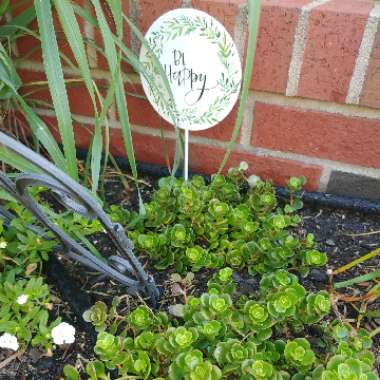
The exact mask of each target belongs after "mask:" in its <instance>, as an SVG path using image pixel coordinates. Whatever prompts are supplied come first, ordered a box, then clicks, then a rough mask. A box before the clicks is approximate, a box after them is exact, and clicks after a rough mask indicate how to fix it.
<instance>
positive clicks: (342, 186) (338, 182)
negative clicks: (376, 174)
mask: <svg viewBox="0 0 380 380" xmlns="http://www.w3.org/2000/svg"><path fill="white" fill-rule="evenodd" d="M379 186H380V179H379V178H372V177H367V176H365V175H358V174H353V173H346V172H342V171H337V170H334V171H333V172H332V173H331V176H330V180H329V183H328V186H327V190H326V192H327V193H329V194H336V195H343V196H348V197H355V198H365V199H370V200H373V201H379V200H380V193H379Z"/></svg>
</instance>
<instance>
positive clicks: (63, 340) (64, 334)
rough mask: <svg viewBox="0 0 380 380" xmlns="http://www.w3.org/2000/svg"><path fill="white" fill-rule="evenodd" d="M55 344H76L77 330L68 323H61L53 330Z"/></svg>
mask: <svg viewBox="0 0 380 380" xmlns="http://www.w3.org/2000/svg"><path fill="white" fill-rule="evenodd" d="M51 336H52V338H53V341H54V343H55V344H70V343H74V342H75V328H74V327H73V326H71V325H70V324H68V323H66V322H62V323H60V324H59V325H58V326H55V327H54V328H53V329H52V330H51Z"/></svg>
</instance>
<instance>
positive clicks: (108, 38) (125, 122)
mask: <svg viewBox="0 0 380 380" xmlns="http://www.w3.org/2000/svg"><path fill="white" fill-rule="evenodd" d="M91 1H92V4H93V5H94V7H95V13H96V16H97V20H98V24H99V29H100V33H101V35H102V38H103V42H104V49H105V56H106V59H107V62H108V66H109V68H110V70H111V72H112V73H114V77H113V79H112V81H113V82H114V83H115V98H116V107H117V111H118V115H119V120H120V125H121V130H122V134H123V140H124V145H125V149H126V152H127V156H128V161H129V165H130V167H131V171H132V174H133V177H134V181H135V184H136V188H137V191H138V194H139V202H140V213H144V207H143V203H142V198H141V195H140V190H139V184H138V180H137V167H136V159H135V153H134V149H133V142H132V133H131V125H130V122H129V115H128V105H127V100H126V96H125V89H124V82H123V78H122V73H121V67H120V57H119V55H118V54H117V51H116V46H115V43H114V38H113V34H112V32H111V30H110V28H109V25H108V23H107V21H106V18H105V15H104V12H103V9H102V7H101V5H100V1H99V0H91ZM121 38H122V37H121V36H120V39H121Z"/></svg>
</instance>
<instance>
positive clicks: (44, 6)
mask: <svg viewBox="0 0 380 380" xmlns="http://www.w3.org/2000/svg"><path fill="white" fill-rule="evenodd" d="M34 6H35V9H36V14H37V20H38V26H39V30H40V36H41V46H42V54H43V62H44V67H45V73H46V76H47V79H48V83H49V89H50V93H51V97H52V100H53V104H54V109H55V112H56V116H57V122H58V130H59V133H60V136H61V139H62V145H63V150H64V155H65V159H66V161H67V169H68V174H69V175H70V176H71V177H72V178H74V179H75V180H79V176H78V167H77V159H76V148H75V139H74V131H73V125H72V119H71V112H70V107H69V100H68V97H67V92H66V87H65V82H64V77H63V72H62V65H61V60H60V56H59V50H58V44H57V38H56V35H55V30H54V24H53V16H52V11H51V3H50V0H46V1H40V0H34Z"/></svg>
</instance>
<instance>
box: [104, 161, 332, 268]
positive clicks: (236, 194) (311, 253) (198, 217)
mask: <svg viewBox="0 0 380 380" xmlns="http://www.w3.org/2000/svg"><path fill="white" fill-rule="evenodd" d="M243 168H244V165H243ZM244 173H245V172H244V171H243V169H242V168H240V167H239V168H232V169H231V170H229V174H228V175H227V176H226V177H225V176H223V175H221V174H218V175H215V176H213V177H212V180H211V183H210V184H206V183H205V181H204V179H203V178H202V177H199V176H194V177H193V178H191V179H190V180H189V181H188V182H186V183H185V182H183V181H182V180H179V179H176V180H175V181H173V180H171V179H170V178H169V179H168V178H162V179H161V180H160V181H159V188H158V189H157V190H156V191H155V192H154V194H153V197H152V201H151V202H149V203H147V205H146V215H145V216H144V217H142V216H141V215H139V214H137V213H134V212H125V213H124V214H123V210H122V209H121V208H119V209H118V208H117V207H115V206H114V207H113V208H112V209H111V210H110V212H111V216H113V219H114V220H115V221H120V220H123V221H124V223H125V224H126V225H127V226H128V231H129V235H130V237H131V238H132V240H133V241H134V243H135V246H136V248H137V249H138V250H140V251H142V252H146V253H147V254H148V255H149V257H150V258H151V259H153V260H154V262H155V266H156V268H157V269H165V268H167V267H174V268H175V270H176V271H177V272H184V271H186V270H189V269H190V270H192V271H198V270H200V269H201V268H209V269H214V268H223V266H225V265H226V264H227V265H229V266H231V267H232V268H239V269H246V270H248V272H249V273H251V274H257V273H260V274H264V273H266V272H268V271H269V272H270V271H273V270H275V269H286V268H287V267H289V266H292V267H299V268H300V271H301V273H302V274H303V275H306V274H307V272H308V270H309V267H312V266H320V265H323V263H325V261H326V255H325V254H323V253H318V252H319V251H317V249H316V246H315V242H314V241H312V239H311V238H310V237H308V235H307V236H306V237H304V238H303V237H299V238H298V237H296V236H293V235H291V234H290V233H289V231H288V230H289V228H292V227H294V226H296V225H298V224H299V223H300V220H301V219H300V218H299V217H298V216H297V215H296V214H295V213H294V212H287V211H286V209H287V208H289V207H293V208H294V207H296V203H297V201H299V196H298V195H297V191H296V192H294V191H293V190H291V189H295V188H297V189H299V186H300V184H303V183H304V180H303V179H300V180H297V179H296V178H293V179H292V180H291V181H290V183H291V184H292V185H291V189H290V188H289V189H288V191H289V193H290V194H291V202H290V203H291V204H288V205H285V206H283V207H281V206H279V205H278V202H277V198H276V194H275V190H274V188H273V186H272V184H271V183H270V182H264V181H261V180H258V181H257V182H256V183H255V186H253V187H249V183H248V179H247V177H246V176H245V174H244ZM295 182H297V183H298V184H297V186H295ZM288 211H289V210H288Z"/></svg>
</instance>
